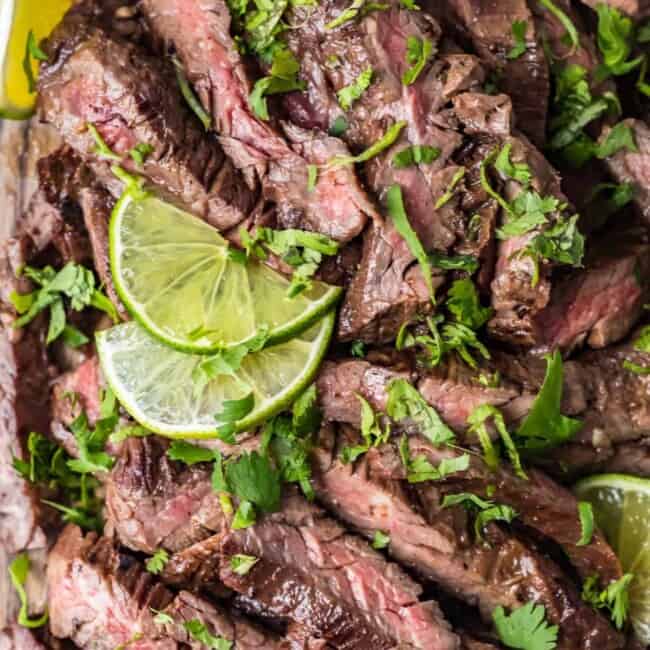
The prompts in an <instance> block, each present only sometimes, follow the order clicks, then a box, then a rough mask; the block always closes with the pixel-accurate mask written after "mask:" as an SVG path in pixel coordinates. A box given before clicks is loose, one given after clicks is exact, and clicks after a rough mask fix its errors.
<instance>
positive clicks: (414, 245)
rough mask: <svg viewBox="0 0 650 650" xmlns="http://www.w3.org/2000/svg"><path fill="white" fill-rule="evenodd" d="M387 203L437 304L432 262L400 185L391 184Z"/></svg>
mask: <svg viewBox="0 0 650 650" xmlns="http://www.w3.org/2000/svg"><path fill="white" fill-rule="evenodd" d="M386 205H387V208H388V214H389V215H390V218H391V220H392V221H393V225H394V226H395V230H397V232H398V233H399V234H400V237H401V238H402V239H403V240H404V241H405V242H406V245H407V246H408V248H409V250H410V251H411V254H412V255H413V257H415V259H416V260H417V261H418V264H419V265H420V269H421V270H422V277H423V278H424V283H425V284H426V286H427V289H428V290H429V296H430V298H431V302H432V303H434V304H435V302H436V296H435V289H434V288H433V282H432V280H431V273H432V272H431V264H430V263H429V258H428V256H427V254H426V251H425V250H424V247H423V246H422V243H421V242H420V240H419V239H418V236H417V233H416V232H415V230H413V227H412V226H411V224H410V223H409V219H408V215H407V214H406V208H405V207H404V200H403V199H402V188H401V187H400V186H399V185H391V187H390V188H389V190H388V192H387V194H386Z"/></svg>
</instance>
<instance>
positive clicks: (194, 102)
mask: <svg viewBox="0 0 650 650" xmlns="http://www.w3.org/2000/svg"><path fill="white" fill-rule="evenodd" d="M172 63H173V64H174V70H175V71H176V80H177V82H178V87H179V88H180V91H181V94H182V95H183V99H185V101H186V103H187V105H188V106H189V107H190V108H191V109H192V112H193V113H194V114H195V115H196V116H197V117H198V118H199V120H201V124H203V128H204V129H205V130H206V131H209V130H210V127H211V126H212V117H211V116H210V115H209V114H208V112H207V111H206V110H205V109H204V108H203V106H202V105H201V102H200V101H199V99H198V97H197V96H196V95H195V94H194V91H193V90H192V87H191V86H190V82H189V81H188V79H187V77H186V76H185V72H184V71H183V65H182V64H181V62H180V61H179V60H178V59H177V58H176V57H173V58H172Z"/></svg>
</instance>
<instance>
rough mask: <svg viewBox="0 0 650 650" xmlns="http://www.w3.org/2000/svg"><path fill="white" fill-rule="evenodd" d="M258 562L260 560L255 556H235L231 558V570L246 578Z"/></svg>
mask: <svg viewBox="0 0 650 650" xmlns="http://www.w3.org/2000/svg"><path fill="white" fill-rule="evenodd" d="M258 562H259V558H257V557H255V556H254V555H241V554H238V555H233V556H232V557H231V558H230V569H231V571H232V572H233V573H235V574H237V575H238V576H245V575H246V574H247V573H248V572H249V571H250V570H251V569H252V568H253V567H254V566H255V565H256V564H257V563H258Z"/></svg>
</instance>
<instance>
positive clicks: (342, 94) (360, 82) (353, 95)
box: [336, 67, 373, 111]
mask: <svg viewBox="0 0 650 650" xmlns="http://www.w3.org/2000/svg"><path fill="white" fill-rule="evenodd" d="M372 75H373V71H372V68H371V67H367V68H366V69H365V70H364V71H363V72H362V73H361V74H360V75H359V76H358V77H357V78H356V79H355V80H354V81H353V82H352V83H351V84H350V85H349V86H345V87H344V88H341V90H339V91H338V92H337V93H336V96H337V97H338V100H339V104H340V106H341V108H342V109H343V110H344V111H349V110H350V108H352V104H354V102H356V101H357V100H358V99H360V98H361V96H362V95H363V93H365V92H366V90H368V88H370V84H371V83H372Z"/></svg>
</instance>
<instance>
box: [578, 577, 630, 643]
mask: <svg viewBox="0 0 650 650" xmlns="http://www.w3.org/2000/svg"><path fill="white" fill-rule="evenodd" d="M633 580H634V575H633V574H631V573H626V574H625V575H624V576H622V577H621V578H619V579H618V580H616V581H615V582H611V583H610V584H609V585H607V587H605V589H602V590H601V589H599V587H598V584H599V578H598V576H590V577H589V578H587V579H586V580H585V582H584V584H583V586H582V600H584V601H585V602H586V603H589V604H590V605H591V606H592V607H595V608H596V609H604V610H607V612H608V613H609V615H610V617H611V619H612V621H613V622H614V625H616V627H617V628H618V629H619V630H622V629H623V626H624V625H625V621H626V620H627V615H628V611H629V608H630V594H629V589H630V585H631V583H632V581H633Z"/></svg>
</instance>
